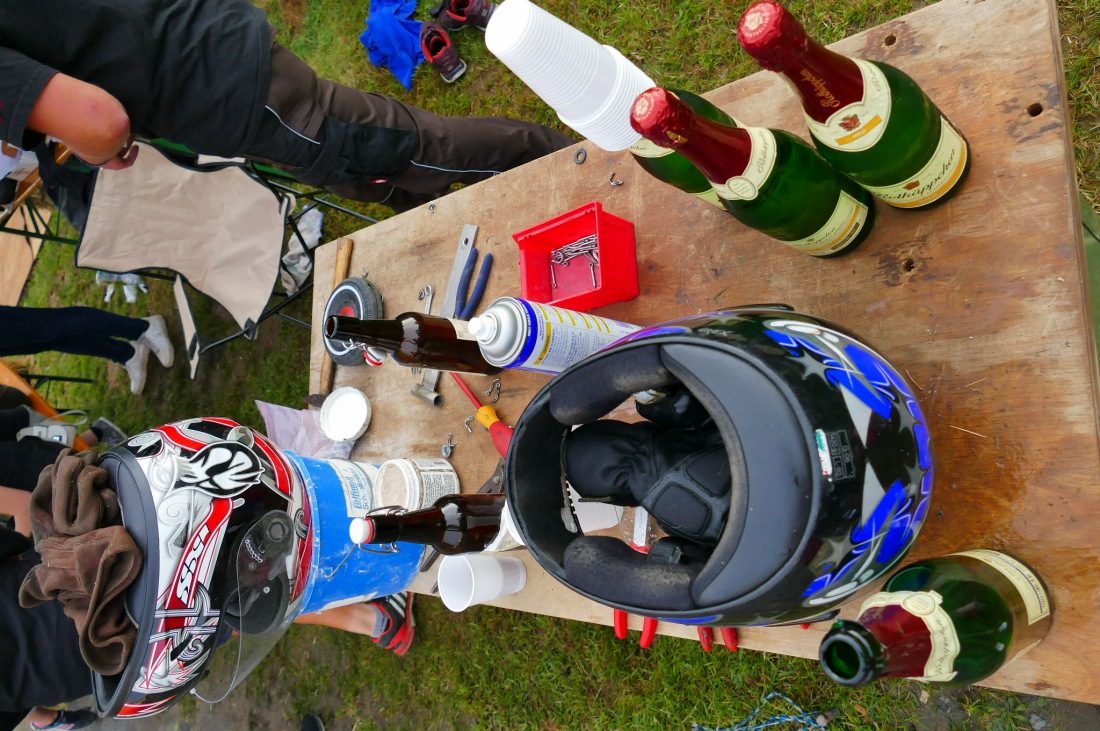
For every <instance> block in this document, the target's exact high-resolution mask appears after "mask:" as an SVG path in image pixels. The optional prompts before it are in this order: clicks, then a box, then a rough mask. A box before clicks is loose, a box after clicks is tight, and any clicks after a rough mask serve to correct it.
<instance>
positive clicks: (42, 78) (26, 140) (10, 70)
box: [0, 47, 57, 150]
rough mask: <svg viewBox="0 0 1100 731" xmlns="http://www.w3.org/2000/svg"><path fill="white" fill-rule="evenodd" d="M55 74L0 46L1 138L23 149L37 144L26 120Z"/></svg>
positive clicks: (37, 139)
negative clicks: (28, 130) (28, 132)
mask: <svg viewBox="0 0 1100 731" xmlns="http://www.w3.org/2000/svg"><path fill="white" fill-rule="evenodd" d="M56 73H57V70H56V69H52V68H50V67H49V66H46V65H44V64H41V63H38V62H37V61H34V60H32V59H30V58H28V57H27V56H24V55H23V54H22V53H19V52H18V51H13V50H11V49H10V48H3V47H0V139H2V140H4V141H5V142H7V143H9V144H12V145H15V146H16V147H19V148H22V149H24V150H29V149H32V148H33V147H34V146H35V145H36V144H37V143H38V141H39V140H40V138H41V136H40V135H38V134H31V135H30V136H28V135H27V120H28V119H29V118H30V116H31V110H32V109H33V108H34V105H35V103H36V102H37V101H38V97H40V96H41V95H42V90H43V89H45V88H46V83H47V82H48V81H49V80H50V79H52V78H53V76H54V74H56Z"/></svg>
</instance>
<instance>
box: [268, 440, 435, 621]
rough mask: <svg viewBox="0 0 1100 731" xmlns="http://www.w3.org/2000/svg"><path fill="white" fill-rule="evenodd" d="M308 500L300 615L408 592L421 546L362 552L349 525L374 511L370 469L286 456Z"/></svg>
mask: <svg viewBox="0 0 1100 731" xmlns="http://www.w3.org/2000/svg"><path fill="white" fill-rule="evenodd" d="M286 456H287V459H289V460H290V463H291V465H292V466H293V467H294V470H295V471H296V472H297V473H298V479H299V480H301V482H302V485H303V486H304V487H305V493H306V496H307V497H308V499H309V510H310V520H311V523H312V527H313V544H312V545H313V555H312V558H311V561H310V569H309V576H308V578H307V579H306V585H305V588H304V590H303V598H302V603H301V605H300V606H301V611H299V614H309V613H311V612H319V611H321V610H323V609H330V608H332V607H337V606H340V605H343V604H352V603H354V602H361V601H369V600H370V599H374V598H376V597H380V596H387V595H389V594H396V593H398V592H400V591H403V590H405V589H406V588H408V586H409V584H410V583H412V580H413V578H414V577H415V576H416V573H417V570H418V569H419V568H420V559H421V557H422V556H423V555H424V546H421V545H418V544H414V543H398V544H397V547H398V550H397V551H396V552H392V553H388V552H386V551H387V549H386V547H383V546H378V547H374V546H372V547H370V548H369V549H364V548H361V547H360V546H357V545H355V544H354V543H352V542H351V538H350V537H349V535H348V525H349V523H350V522H351V519H352V518H353V517H360V516H362V515H365V514H366V513H367V512H369V511H370V510H371V509H372V508H373V507H374V505H373V492H372V488H371V476H370V474H369V471H367V470H365V469H364V468H363V467H361V466H360V465H356V464H355V463H353V462H348V461H346V460H332V461H329V460H319V459H311V458H309V457H299V456H298V455H296V454H293V453H291V452H287V453H286Z"/></svg>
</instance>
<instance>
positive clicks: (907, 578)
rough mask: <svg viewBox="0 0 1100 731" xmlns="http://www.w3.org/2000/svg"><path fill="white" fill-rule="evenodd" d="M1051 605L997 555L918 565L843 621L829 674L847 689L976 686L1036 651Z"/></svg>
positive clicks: (833, 641)
mask: <svg viewBox="0 0 1100 731" xmlns="http://www.w3.org/2000/svg"><path fill="white" fill-rule="evenodd" d="M1050 612H1051V607H1050V598H1049V596H1048V594H1047V590H1046V587H1044V586H1043V582H1042V581H1041V580H1040V579H1039V577H1038V576H1036V575H1035V572H1034V571H1032V570H1031V569H1030V568H1028V567H1027V566H1026V565H1024V564H1023V563H1021V562H1020V561H1017V560H1016V559H1014V558H1012V557H1010V556H1006V555H1005V554H1003V553H998V552H997V551H988V550H977V551H965V552H963V553H955V554H952V555H950V556H945V557H943V558H934V559H929V560H926V561H918V562H917V563H914V564H911V565H910V566H907V567H906V568H904V569H902V570H901V571H899V572H897V573H896V574H894V575H893V576H891V577H890V579H889V580H888V581H887V582H886V585H885V586H884V587H883V590H882V592H880V593H878V594H875V595H873V596H871V597H870V598H868V599H867V600H866V601H864V603H863V605H862V606H861V607H860V610H859V619H858V620H857V621H855V622H851V621H847V620H841V621H839V622H837V623H836V624H834V625H833V627H832V629H831V630H829V633H828V634H826V635H825V639H824V640H822V642H821V649H820V659H821V666H822V668H823V669H824V670H825V674H826V675H828V676H829V677H830V678H832V679H833V680H834V681H836V682H837V683H840V684H841V685H848V686H859V685H866V684H867V683H870V682H871V681H873V680H875V679H876V678H880V677H895V678H912V679H914V680H923V681H930V682H943V683H958V684H964V683H975V682H977V681H979V680H982V679H983V678H987V677H989V676H990V675H992V674H993V673H994V672H996V671H997V670H998V669H999V668H1000V667H1001V666H1002V665H1005V664H1006V663H1008V662H1010V661H1012V660H1013V659H1014V658H1017V657H1019V656H1020V655H1022V654H1023V653H1025V652H1027V651H1028V650H1030V649H1031V648H1032V647H1034V646H1035V645H1037V644H1038V643H1039V642H1040V641H1041V640H1042V639H1043V638H1044V637H1045V636H1046V634H1047V632H1048V631H1049V630H1050V624H1051V616H1050Z"/></svg>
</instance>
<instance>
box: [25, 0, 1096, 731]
mask: <svg viewBox="0 0 1100 731" xmlns="http://www.w3.org/2000/svg"><path fill="white" fill-rule="evenodd" d="M256 1H257V4H260V5H261V6H263V7H265V9H266V10H267V11H268V13H269V15H270V17H271V19H272V21H273V23H274V24H275V27H276V29H277V31H278V37H279V40H280V41H281V42H283V43H284V44H285V45H287V46H289V47H290V48H291V50H293V51H295V52H296V53H298V54H299V55H301V56H302V57H304V58H305V59H307V60H308V61H310V62H311V63H312V64H313V65H314V67H315V68H317V70H318V71H319V72H320V73H321V74H322V75H324V76H328V77H330V78H333V79H336V80H338V81H342V82H344V83H347V84H351V85H354V86H358V87H360V88H364V89H372V90H376V91H378V92H381V93H385V94H390V95H393V96H396V97H397V98H399V99H402V100H403V101H406V102H409V103H411V104H414V105H416V106H420V107H422V108H426V109H429V110H431V111H435V112H438V113H442V114H455V115H477V114H481V115H485V114H502V115H507V116H513V117H523V118H526V119H533V120H537V121H541V122H543V123H546V124H550V125H554V126H557V127H559V128H562V127H561V124H560V122H558V120H557V119H556V118H555V117H554V115H553V114H552V112H551V111H550V110H549V109H548V108H547V107H546V106H545V105H544V104H542V102H541V101H540V100H539V99H538V98H537V97H535V96H534V94H532V93H531V92H530V91H529V90H527V89H526V87H524V86H523V85H522V83H521V82H519V81H518V79H516V78H515V77H514V76H512V75H511V73H510V72H509V71H508V70H507V69H506V68H505V67H504V66H503V65H502V64H500V63H499V62H497V61H496V60H495V59H494V58H493V57H492V56H491V55H490V54H489V53H488V52H487V51H486V50H485V48H484V43H483V41H482V38H481V36H480V34H479V33H478V32H477V31H473V30H467V31H464V32H463V33H461V34H459V35H457V36H456V38H455V41H456V44H457V45H458V47H459V49H460V52H461V54H462V56H463V58H465V60H466V61H467V63H468V64H469V67H470V70H469V71H468V72H467V76H466V78H464V79H463V80H462V81H461V82H459V83H458V84H456V85H453V86H446V85H444V84H443V83H442V81H441V80H440V78H439V77H438V75H436V74H435V73H434V72H433V71H432V70H431V69H430V68H428V67H426V66H425V67H422V68H421V69H420V70H419V71H418V73H417V75H416V78H415V84H414V88H413V90H412V92H409V91H406V90H405V89H404V88H403V87H402V86H401V85H400V84H399V83H398V82H397V81H396V80H394V78H393V77H392V75H390V74H389V72H387V71H385V70H380V69H377V68H375V67H373V66H372V65H371V64H370V63H369V62H368V61H367V58H366V54H365V52H364V50H363V48H362V46H361V45H360V42H359V40H358V36H359V34H360V33H361V32H362V30H363V26H364V18H365V16H366V14H367V8H368V4H367V3H352V2H348V0H256ZM987 1H989V2H994V1H996V2H1010V1H1011V0H987ZM747 4H748V2H747V0H737V1H736V2H725V3H723V2H714V1H713V0H682V1H681V0H635V1H634V2H624V1H623V0H595V1H593V2H587V3H582V2H576V1H574V0H569V1H567V0H548V1H547V2H544V3H542V5H543V7H545V8H546V9H548V10H550V11H551V12H553V13H555V14H557V15H559V16H560V17H562V18H565V19H567V20H568V21H569V22H571V23H572V24H574V25H576V26H577V27H578V28H580V29H581V30H583V31H585V32H588V33H590V34H592V35H593V36H595V37H597V38H599V39H600V40H601V41H603V42H607V43H610V44H612V45H614V46H616V47H617V48H618V49H619V50H620V51H622V52H623V53H624V54H625V55H627V56H628V57H629V58H630V59H632V60H633V61H634V62H635V63H637V64H638V65H639V66H641V67H642V68H644V69H645V70H646V71H647V72H649V73H650V75H652V76H653V77H655V78H657V79H659V80H660V81H661V83H663V84H665V85H667V86H673V87H681V88H685V89H695V90H707V89H711V88H714V87H717V86H720V85H722V84H725V83H728V82H729V81H731V80H734V79H737V78H740V77H742V76H745V75H748V74H751V73H754V72H755V71H756V70H757V69H756V67H755V66H754V65H753V64H752V63H751V61H750V60H749V59H748V57H747V56H746V55H745V54H744V53H742V52H740V51H739V49H738V48H737V46H736V41H735V40H734V38H733V35H732V33H731V29H733V28H735V27H736V24H737V21H738V19H739V17H740V14H741V12H742V11H743V9H744V7H745V6H746V5H747ZM925 4H926V3H922V2H915V1H912V0H831V1H829V0H804V1H802V2H792V3H791V7H792V9H794V10H795V11H796V12H797V13H798V14H799V15H800V17H801V18H802V19H803V20H804V22H805V24H806V25H807V27H808V29H809V30H810V31H811V33H813V34H815V35H816V36H817V37H819V38H820V39H822V40H824V41H826V42H832V41H835V40H838V39H840V38H843V37H845V36H847V35H849V34H852V33H855V32H858V31H861V30H865V29H867V28H870V27H873V26H875V25H877V24H879V23H881V22H883V21H885V20H888V19H891V18H895V17H897V16H900V15H902V14H904V13H906V12H909V11H912V10H914V9H917V8H919V7H922V6H923V5H925ZM1058 7H1059V17H1060V23H1061V29H1062V35H1063V38H1062V49H1063V54H1064V60H1065V69H1066V80H1067V85H1068V89H1069V99H1070V107H1071V111H1072V113H1073V117H1074V125H1073V131H1074V138H1075V145H1076V157H1077V167H1078V180H1079V185H1080V187H1081V190H1082V192H1083V194H1084V195H1085V196H1086V198H1087V199H1088V200H1090V201H1093V202H1096V201H1097V195H1098V194H1100V129H1098V117H1097V114H1098V112H1097V109H1098V108H1100V105H1098V102H1100V99H1098V94H1100V91H1098V90H1100V84H1098V83H1097V82H1098V81H1100V79H1098V75H1100V71H1098V69H1100V48H1098V41H1097V39H1098V38H1100V2H1098V1H1097V0H1061V1H1060V2H1058ZM416 17H418V18H421V19H423V18H426V17H427V5H426V4H422V5H421V6H419V8H418V10H417V16H416ZM563 129H564V128H563ZM371 212H372V213H375V214H382V215H385V213H384V212H383V211H380V210H372V211H371ZM350 225H351V224H350V223H349V222H347V221H343V220H339V219H336V218H330V219H329V220H328V221H327V222H326V230H325V234H326V239H327V238H332V237H335V236H337V235H339V234H341V233H343V232H345V231H346V230H347V228H346V227H347V226H350ZM102 294H103V290H102V289H100V288H97V287H96V286H95V284H94V281H93V273H92V272H88V271H83V270H76V269H74V268H73V266H72V252H71V250H70V249H67V248H65V247H63V246H58V245H49V246H46V247H45V248H44V250H43V254H42V256H41V257H40V260H39V261H38V263H37V265H36V267H35V271H34V274H33V277H32V279H31V281H30V283H29V286H28V289H27V291H26V293H25V296H24V298H23V304H25V305H31V306H62V305H72V304H85V305H94V306H101V307H105V308H107V309H109V310H112V311H115V312H120V313H124V314H132V315H135V316H143V315H146V314H149V313H152V312H162V313H170V312H172V311H173V309H174V308H173V305H172V301H171V293H170V290H169V288H168V287H167V286H166V285H163V284H162V283H159V282H152V283H151V292H150V294H149V295H148V297H142V298H141V299H140V300H139V302H138V303H137V304H136V305H127V304H126V303H124V302H123V301H122V298H121V296H119V297H117V298H116V299H115V300H114V301H112V302H111V303H109V304H104V303H102V302H101V299H102ZM292 313H293V314H296V315H297V316H298V317H300V318H303V319H307V320H308V319H309V316H310V313H309V307H308V302H307V303H301V304H299V305H297V306H296V307H295V308H293V310H292ZM199 315H200V318H201V320H202V321H203V322H204V323H206V324H207V325H209V326H213V327H216V328H221V329H223V330H228V329H229V324H228V322H227V319H226V317H225V316H224V314H223V313H221V312H220V311H218V310H217V309H216V308H212V307H210V306H207V307H206V309H204V310H202V311H200V313H199ZM173 327H175V328H177V329H176V332H177V333H178V324H176V323H173ZM308 352H309V345H308V339H307V333H306V332H305V331H304V330H302V329H300V328H298V327H296V326H294V325H291V324H288V323H285V322H278V321H277V322H273V323H271V326H270V327H268V326H266V325H265V328H264V329H263V330H261V336H260V338H259V339H258V340H257V341H256V342H248V341H243V340H242V341H238V342H235V343H233V344H231V345H230V346H228V347H227V348H225V349H224V350H222V351H221V352H219V353H218V354H217V355H216V356H215V357H213V358H210V359H209V361H208V362H206V363H204V366H203V368H202V370H201V371H200V377H199V380H197V381H190V380H188V379H187V377H186V371H185V366H184V365H183V364H182V363H177V365H176V367H175V368H174V369H173V370H172V371H171V372H165V371H163V370H162V369H159V368H158V367H156V366H151V367H150V368H151V372H150V377H149V382H148V384H147V386H146V392H145V394H144V395H143V396H142V397H140V398H137V397H133V396H131V395H130V393H129V390H128V387H127V379H126V376H125V373H123V372H122V371H121V369H120V368H119V367H117V366H115V365H113V364H106V363H104V362H103V361H98V360H92V359H86V358H78V357H72V356H60V355H55V354H43V355H41V356H38V357H35V358H25V359H21V360H22V361H23V362H25V363H27V364H28V365H29V366H30V367H32V368H33V369H34V370H35V371H38V372H55V373H61V374H65V375H77V376H87V377H90V378H93V379H95V381H96V383H95V384H94V385H90V386H89V385H75V386H68V387H66V386H63V385H59V384H55V385H54V386H53V387H52V389H51V392H50V398H51V399H52V400H53V401H55V402H56V403H59V404H61V405H64V406H83V407H86V408H88V409H89V410H91V411H92V412H93V415H98V414H101V413H102V414H106V415H108V416H110V417H111V418H112V419H114V420H115V421H116V422H117V423H119V424H120V425H121V426H123V428H126V429H128V430H131V431H138V430H140V429H142V428H146V427H148V426H152V425H155V424H159V423H164V422H166V421H170V420H174V419H178V418H183V417H189V416H197V415H201V414H211V415H221V416H229V417H233V418H237V419H239V420H241V421H243V422H245V423H248V424H251V425H254V426H257V427H262V421H261V419H260V416H259V412H258V411H257V410H256V408H255V406H254V404H253V400H254V399H261V400H264V401H269V402H273V403H279V404H285V405H291V406H300V405H301V404H302V402H303V399H304V397H305V395H306V393H307V369H306V368H305V366H304V364H305V363H307V362H308ZM179 360H180V361H182V358H180V359H179ZM418 616H419V620H420V629H419V632H418V643H417V645H416V647H415V649H414V650H413V652H412V653H411V654H410V655H409V656H408V657H407V658H404V659H400V658H396V657H393V656H391V655H390V654H388V653H383V652H380V651H378V650H377V649H376V648H375V647H374V646H373V645H372V644H371V642H370V641H369V640H364V639H361V638H358V637H354V636H349V635H344V634H340V633H336V632H334V631H331V630H323V629H315V628H299V627H295V628H294V629H292V630H291V632H290V633H289V634H288V636H287V637H286V638H284V639H283V640H282V641H281V642H280V644H279V646H277V647H276V649H275V650H274V652H273V653H272V655H271V656H270V657H269V658H268V660H266V661H265V662H264V663H263V664H262V665H261V667H260V668H259V670H258V671H257V672H256V673H255V674H254V675H253V676H252V677H251V678H250V679H249V680H248V681H247V682H246V684H245V685H244V686H242V687H241V688H240V689H238V690H237V691H236V693H235V694H234V696H232V697H231V699H230V701H227V704H232V705H235V706H236V707H237V714H238V715H237V716H236V717H238V718H239V717H240V714H241V707H242V706H244V707H245V708H246V709H247V713H246V714H245V715H246V717H247V718H249V720H250V724H249V725H250V727H251V728H253V729H271V730H272V731H273V730H274V729H282V728H294V729H296V728H297V719H298V718H299V715H300V714H301V713H302V712H305V711H318V712H321V713H323V715H325V717H326V720H327V721H330V728H336V729H351V728H356V729H360V730H361V731H366V730H368V729H421V728H433V729H434V728H439V729H448V728H455V729H458V728H461V729H465V728H479V729H551V730H556V729H579V728H585V729H687V728H689V727H690V723H691V722H697V723H700V724H705V725H708V726H720V725H731V724H733V723H734V722H736V721H738V720H740V719H742V718H744V717H745V716H746V715H747V714H748V713H749V711H751V710H752V708H753V707H754V706H755V705H756V703H757V702H758V701H759V700H760V698H761V697H762V696H763V695H764V694H765V693H766V692H768V691H770V690H780V691H783V692H785V693H787V694H788V695H790V696H791V697H792V698H794V699H795V700H796V701H797V702H798V703H799V704H801V705H802V706H803V707H804V708H806V709H815V710H822V709H828V708H834V707H835V708H838V709H839V710H840V715H839V717H838V718H837V719H836V720H835V721H833V723H832V724H830V728H837V729H845V730H851V731H857V730H858V731H863V730H868V729H882V730H891V729H909V728H914V729H937V731H939V730H944V731H945V730H946V729H978V730H983V731H984V730H989V731H994V730H997V731H1001V730H1008V729H1021V730H1026V729H1030V728H1032V726H1031V724H1030V723H1029V718H1030V717H1031V715H1032V714H1038V715H1039V716H1041V717H1045V718H1055V719H1062V723H1063V725H1061V726H1058V725H1053V724H1052V725H1051V726H1050V727H1049V728H1051V729H1052V730H1053V729H1058V728H1064V729H1077V728H1078V726H1075V725H1072V724H1073V723H1074V721H1073V720H1072V719H1073V718H1075V717H1076V716H1075V715H1074V714H1075V713H1076V711H1075V710H1074V709H1072V708H1069V707H1067V706H1066V705H1065V704H1057V703H1053V702H1049V701H1045V700H1043V699H1038V698H1032V697H1025V696H1018V695H1014V694H1011V693H1002V692H993V691H988V690H983V689H977V688H965V689H961V690H957V691H951V692H943V691H939V690H937V689H935V688H932V689H927V690H926V689H925V688H923V687H921V686H918V685H916V684H911V683H905V682H898V683H885V684H880V685H876V686H874V687H871V688H866V689H861V690H858V691H851V690H846V689H841V688H839V687H837V686H835V685H832V684H831V683H829V682H828V681H827V680H826V679H825V678H824V676H823V675H822V674H821V673H820V672H819V671H818V670H817V668H816V665H815V664H814V663H812V662H809V661H805V660H800V659H793V658H788V657H783V656H777V655H770V654H765V653H757V652H742V653H739V654H737V655H730V654H729V653H727V652H724V651H718V650H716V651H715V652H714V653H712V654H710V655H706V654H704V653H703V652H701V651H700V649H699V648H698V646H696V645H695V644H694V643H689V642H682V641H676V640H671V639H667V638H666V639H662V640H659V641H658V642H657V644H656V646H655V647H654V648H653V649H652V650H649V651H643V650H640V649H639V648H638V647H637V643H636V640H635V641H630V642H619V641H617V640H615V639H614V636H613V634H612V633H611V631H610V630H609V629H608V628H606V627H597V626H590V625H585V624H581V623H575V622H566V621H561V620H553V619H548V618H544V617H538V616H529V615H519V614H515V613H509V612H505V611H501V610H496V609H493V608H485V607H481V608H475V609H472V610H469V611H467V612H464V613H462V614H461V615H454V614H452V613H450V612H448V611H447V610H446V609H444V608H443V607H442V605H441V604H440V603H439V602H438V601H436V600H434V599H426V600H423V601H421V603H420V605H419V614H418ZM216 708H217V707H215V710H210V709H206V708H199V707H196V705H195V704H194V703H193V702H191V701H188V702H186V703H185V704H182V706H181V708H179V709H177V710H175V711H173V712H172V713H171V714H169V715H167V716H165V717H164V720H163V721H162V722H163V723H168V724H174V725H176V726H177V727H191V726H195V725H196V724H198V720H199V719H202V723H201V724H199V725H200V726H202V727H211V724H212V723H214V722H216V721H217V719H218V718H220V716H219V712H218V711H217V710H216ZM776 712H778V711H776ZM765 715H771V714H765ZM139 727H140V726H139ZM166 727H171V725H169V726H166ZM1093 727H1094V726H1089V727H1088V728H1093ZM225 728H227V729H228V728H234V726H233V725H232V724H225ZM1079 728H1081V729H1084V728H1086V727H1085V726H1080V727H1079Z"/></svg>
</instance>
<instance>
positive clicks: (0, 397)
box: [0, 386, 31, 409]
mask: <svg viewBox="0 0 1100 731" xmlns="http://www.w3.org/2000/svg"><path fill="white" fill-rule="evenodd" d="M30 405H31V400H30V397H28V396H27V394H25V393H23V392H22V391H20V390H19V389H18V388H16V387H15V386H0V409H10V408H12V407H13V406H30Z"/></svg>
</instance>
